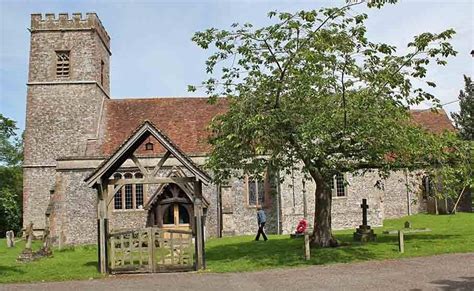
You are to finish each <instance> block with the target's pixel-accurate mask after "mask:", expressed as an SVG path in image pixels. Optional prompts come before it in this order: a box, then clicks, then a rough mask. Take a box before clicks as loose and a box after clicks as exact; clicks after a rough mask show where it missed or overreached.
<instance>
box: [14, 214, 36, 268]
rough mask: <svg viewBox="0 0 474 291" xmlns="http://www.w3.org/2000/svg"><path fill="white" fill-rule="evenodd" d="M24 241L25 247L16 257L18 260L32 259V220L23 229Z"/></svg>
mask: <svg viewBox="0 0 474 291" xmlns="http://www.w3.org/2000/svg"><path fill="white" fill-rule="evenodd" d="M25 241H26V244H25V249H24V250H23V251H22V252H21V253H20V255H19V256H18V258H17V261H20V262H29V261H32V260H33V259H34V258H33V251H32V250H31V244H32V241H33V222H30V224H29V225H28V227H27V228H26V229H25Z"/></svg>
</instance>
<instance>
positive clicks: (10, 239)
mask: <svg viewBox="0 0 474 291" xmlns="http://www.w3.org/2000/svg"><path fill="white" fill-rule="evenodd" d="M6 237H7V247H9V248H13V247H14V246H15V233H14V232H13V230H9V231H7V233H6Z"/></svg>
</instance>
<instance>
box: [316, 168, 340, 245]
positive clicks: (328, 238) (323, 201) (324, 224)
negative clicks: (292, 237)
mask: <svg viewBox="0 0 474 291" xmlns="http://www.w3.org/2000/svg"><path fill="white" fill-rule="evenodd" d="M311 176H312V177H313V179H314V181H315V183H316V190H315V193H314V196H315V199H314V201H315V213H314V228H313V234H312V236H311V246H314V247H335V246H337V245H338V243H337V241H336V239H334V237H333V235H332V230H331V202H332V201H331V199H332V195H331V190H330V188H329V187H327V185H326V182H325V180H324V178H323V177H322V176H321V174H320V173H319V172H317V171H311Z"/></svg>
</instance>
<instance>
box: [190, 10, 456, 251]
mask: <svg viewBox="0 0 474 291" xmlns="http://www.w3.org/2000/svg"><path fill="white" fill-rule="evenodd" d="M358 4H360V3H359V2H357V3H352V4H348V5H346V6H344V7H342V8H322V9H319V10H312V11H299V12H296V13H286V12H279V13H277V12H273V11H272V12H270V13H269V14H268V17H269V18H271V19H273V21H274V24H272V25H270V26H266V27H261V28H254V27H253V25H251V24H248V23H247V24H243V25H239V24H233V25H232V27H231V30H219V29H215V28H211V29H207V30H205V31H202V32H197V33H196V34H195V35H194V37H193V41H194V42H195V43H196V44H197V45H198V46H200V47H202V48H203V49H208V48H211V47H214V50H213V51H214V52H213V53H212V54H211V55H210V56H209V58H208V60H207V62H206V72H207V73H209V74H212V77H211V78H209V79H208V80H206V81H204V82H203V83H202V88H203V89H204V90H205V92H206V94H209V95H210V96H211V102H212V101H215V100H217V98H218V97H219V96H225V97H227V100H228V102H229V107H230V108H229V110H228V112H227V113H225V114H223V115H220V116H219V117H217V118H215V119H214V120H213V122H212V123H211V126H210V128H211V131H212V135H211V138H210V143H211V145H212V146H213V151H212V153H211V155H210V158H209V159H208V161H207V166H208V167H209V168H210V169H211V170H212V172H213V173H214V175H215V176H214V178H215V180H216V181H217V182H219V181H222V180H226V179H228V178H229V177H231V176H234V175H239V174H242V173H243V172H248V173H252V174H255V173H261V172H263V169H264V168H267V167H271V168H277V169H280V170H287V171H290V170H291V169H293V168H294V167H295V165H302V170H303V172H304V173H306V174H308V175H310V176H311V177H312V178H313V180H314V181H315V182H316V184H317V189H323V190H322V191H324V193H323V195H321V194H318V192H316V193H315V195H316V213H320V215H316V216H315V220H317V219H320V220H319V221H315V225H316V227H315V233H317V232H319V230H317V228H318V227H321V228H326V232H327V228H329V227H330V222H329V223H328V221H329V219H330V218H329V216H328V213H330V212H331V211H330V207H331V205H330V203H326V202H323V200H325V201H326V200H328V199H331V197H330V195H331V191H330V189H329V185H328V184H327V183H326V181H329V179H330V177H332V176H333V175H334V174H336V173H338V172H344V171H354V170H356V169H360V168H367V167H377V168H379V169H381V171H380V173H382V175H383V174H386V173H389V171H390V170H391V169H393V168H394V167H400V166H404V167H416V166H417V165H418V166H419V165H420V163H426V159H425V147H426V145H427V143H426V140H431V139H434V137H432V136H430V135H429V134H428V133H426V132H425V131H423V130H421V129H420V128H418V127H416V126H415V125H414V124H413V123H412V122H411V121H410V117H409V114H408V110H407V109H408V106H409V105H414V104H419V103H420V102H422V101H425V100H429V101H431V102H433V103H434V104H437V105H439V100H438V99H436V98H435V97H434V96H433V95H431V94H430V93H429V92H427V91H425V90H424V88H422V87H414V86H413V83H414V82H413V80H425V79H426V76H427V66H428V65H429V64H430V63H436V64H438V65H445V64H446V59H447V58H448V57H449V56H454V55H456V51H455V50H454V49H453V47H452V46H451V44H450V43H449V39H451V38H452V36H453V35H454V33H455V32H454V30H452V29H448V30H445V31H442V32H440V33H422V34H420V35H418V36H415V37H414V38H413V41H411V42H410V43H408V44H407V48H406V51H407V53H405V54H399V53H398V50H397V48H396V47H395V46H393V45H390V44H385V43H374V42H371V41H369V40H368V39H367V37H366V31H367V29H366V27H365V24H364V22H365V20H366V19H367V15H366V14H357V13H356V12H355V11H351V12H349V11H350V9H351V7H352V6H354V5H358ZM372 4H373V5H374V6H377V5H376V3H375V1H374V2H373V3H372ZM425 81H426V82H427V84H428V85H429V86H431V87H433V86H435V85H436V84H435V83H434V82H432V81H430V80H425ZM190 89H192V90H195V89H197V87H193V86H191V87H190ZM433 144H436V143H433ZM388 155H389V156H388ZM318 199H320V202H321V203H318ZM322 208H324V209H322ZM322 215H325V218H324V219H323V218H321V217H322ZM323 220H325V221H323ZM323 223H325V224H324V225H323ZM325 237H326V239H327V238H329V237H330V235H325ZM318 243H319V242H318ZM322 244H324V245H329V243H327V242H326V243H324V242H323V243H322Z"/></svg>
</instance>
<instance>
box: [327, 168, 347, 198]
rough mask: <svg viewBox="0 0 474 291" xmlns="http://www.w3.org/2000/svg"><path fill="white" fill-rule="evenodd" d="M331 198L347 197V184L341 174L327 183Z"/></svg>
mask: <svg viewBox="0 0 474 291" xmlns="http://www.w3.org/2000/svg"><path fill="white" fill-rule="evenodd" d="M329 183H330V185H331V190H332V196H333V197H345V196H347V183H346V179H345V177H344V174H343V173H337V174H336V175H334V176H333V178H332V180H331V181H330V182H329Z"/></svg>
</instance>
